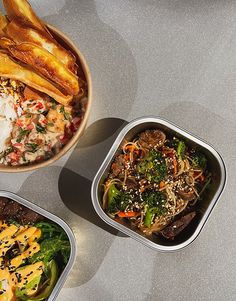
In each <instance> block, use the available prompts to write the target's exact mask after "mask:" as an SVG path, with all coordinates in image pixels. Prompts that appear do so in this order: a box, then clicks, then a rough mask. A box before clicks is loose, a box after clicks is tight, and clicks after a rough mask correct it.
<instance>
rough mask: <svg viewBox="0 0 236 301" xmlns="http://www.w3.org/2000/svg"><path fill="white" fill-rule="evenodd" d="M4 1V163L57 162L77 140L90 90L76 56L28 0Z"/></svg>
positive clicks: (0, 44)
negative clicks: (52, 160)
mask: <svg viewBox="0 0 236 301" xmlns="http://www.w3.org/2000/svg"><path fill="white" fill-rule="evenodd" d="M3 2H4V6H5V9H6V12H7V16H4V15H2V14H1V13H0V127H1V133H0V164H2V165H9V166H21V165H30V164H34V163H39V162H42V161H45V160H48V159H50V158H52V157H53V156H54V155H56V154H57V153H59V152H60V150H61V149H62V148H63V147H64V146H65V145H66V144H67V143H68V142H69V141H70V140H71V138H72V137H73V136H74V134H75V133H76V132H77V130H78V128H79V127H80V124H81V122H82V120H83V117H84V114H85V110H86V106H87V100H88V88H87V82H86V79H85V76H84V74H83V70H82V68H81V67H80V66H79V65H78V64H77V63H78V62H77V61H76V57H75V56H74V55H73V54H72V53H71V51H70V50H69V49H66V48H65V47H64V45H61V44H60V43H59V42H58V41H57V40H56V38H55V37H54V36H53V35H52V34H51V33H50V32H49V30H48V29H47V27H46V25H45V24H44V23H43V22H42V21H41V20H40V19H39V18H38V17H37V16H36V14H35V13H34V12H33V10H32V8H31V6H30V5H29V3H28V1H27V0H23V1H18V0H10V1H9V0H7V1H3ZM39 24H41V27H39Z"/></svg>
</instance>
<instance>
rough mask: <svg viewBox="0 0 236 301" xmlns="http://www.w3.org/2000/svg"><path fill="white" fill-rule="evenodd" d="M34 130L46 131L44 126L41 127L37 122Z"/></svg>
mask: <svg viewBox="0 0 236 301" xmlns="http://www.w3.org/2000/svg"><path fill="white" fill-rule="evenodd" d="M36 130H37V132H38V133H46V130H45V127H43V126H42V125H40V124H39V123H37V124H36Z"/></svg>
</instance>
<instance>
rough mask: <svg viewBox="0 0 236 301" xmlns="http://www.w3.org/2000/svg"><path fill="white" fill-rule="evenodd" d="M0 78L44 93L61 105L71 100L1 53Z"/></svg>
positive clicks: (47, 82) (46, 81) (68, 96)
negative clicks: (5, 78)
mask: <svg viewBox="0 0 236 301" xmlns="http://www.w3.org/2000/svg"><path fill="white" fill-rule="evenodd" d="M0 76H2V77H7V78H11V79H15V80H19V81H21V82H23V83H25V84H26V85H28V86H30V87H32V88H34V89H36V90H38V91H41V92H43V93H46V94H47V95H49V96H51V97H52V98H54V99H55V100H56V101H57V102H59V103H61V104H63V105H68V104H69V103H70V101H71V100H72V96H70V95H64V94H63V93H62V92H61V91H60V90H59V89H57V88H56V87H55V86H54V85H53V84H52V83H50V82H49V81H48V80H46V79H45V78H44V77H42V76H40V75H38V74H37V73H35V72H34V71H33V70H31V69H29V68H27V67H25V66H22V65H20V64H18V63H16V62H15V61H13V60H12V59H11V58H10V57H9V56H8V55H7V54H6V53H4V52H3V51H0Z"/></svg>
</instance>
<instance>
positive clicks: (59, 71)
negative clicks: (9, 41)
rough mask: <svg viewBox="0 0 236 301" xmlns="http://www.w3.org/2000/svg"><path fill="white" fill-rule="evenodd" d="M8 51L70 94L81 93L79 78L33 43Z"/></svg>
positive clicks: (10, 47)
mask: <svg viewBox="0 0 236 301" xmlns="http://www.w3.org/2000/svg"><path fill="white" fill-rule="evenodd" d="M7 49H8V51H9V52H10V53H11V55H12V56H13V57H15V58H17V59H18V60H20V61H21V62H24V63H25V64H27V65H30V66H31V67H32V68H33V69H35V70H36V71H38V72H39V73H41V74H42V75H44V76H45V77H46V78H48V79H49V80H51V81H53V82H55V83H57V84H58V85H59V86H60V87H62V88H63V89H65V91H66V92H67V93H68V94H71V95H76V94H78V93H79V82H78V77H77V76H76V75H75V74H73V73H72V72H71V71H70V70H69V69H67V68H66V67H65V66H64V65H63V64H62V63H61V62H60V61H59V60H58V59H57V58H56V57H55V56H54V55H52V54H51V53H50V52H48V51H47V50H45V49H43V48H41V47H39V46H36V45H34V44H32V43H22V44H19V45H12V46H9V47H8V48H7Z"/></svg>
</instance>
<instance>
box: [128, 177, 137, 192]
mask: <svg viewBox="0 0 236 301" xmlns="http://www.w3.org/2000/svg"><path fill="white" fill-rule="evenodd" d="M125 185H126V186H127V189H128V190H129V189H135V188H137V187H138V183H137V181H136V179H134V178H127V180H126V182H125Z"/></svg>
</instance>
